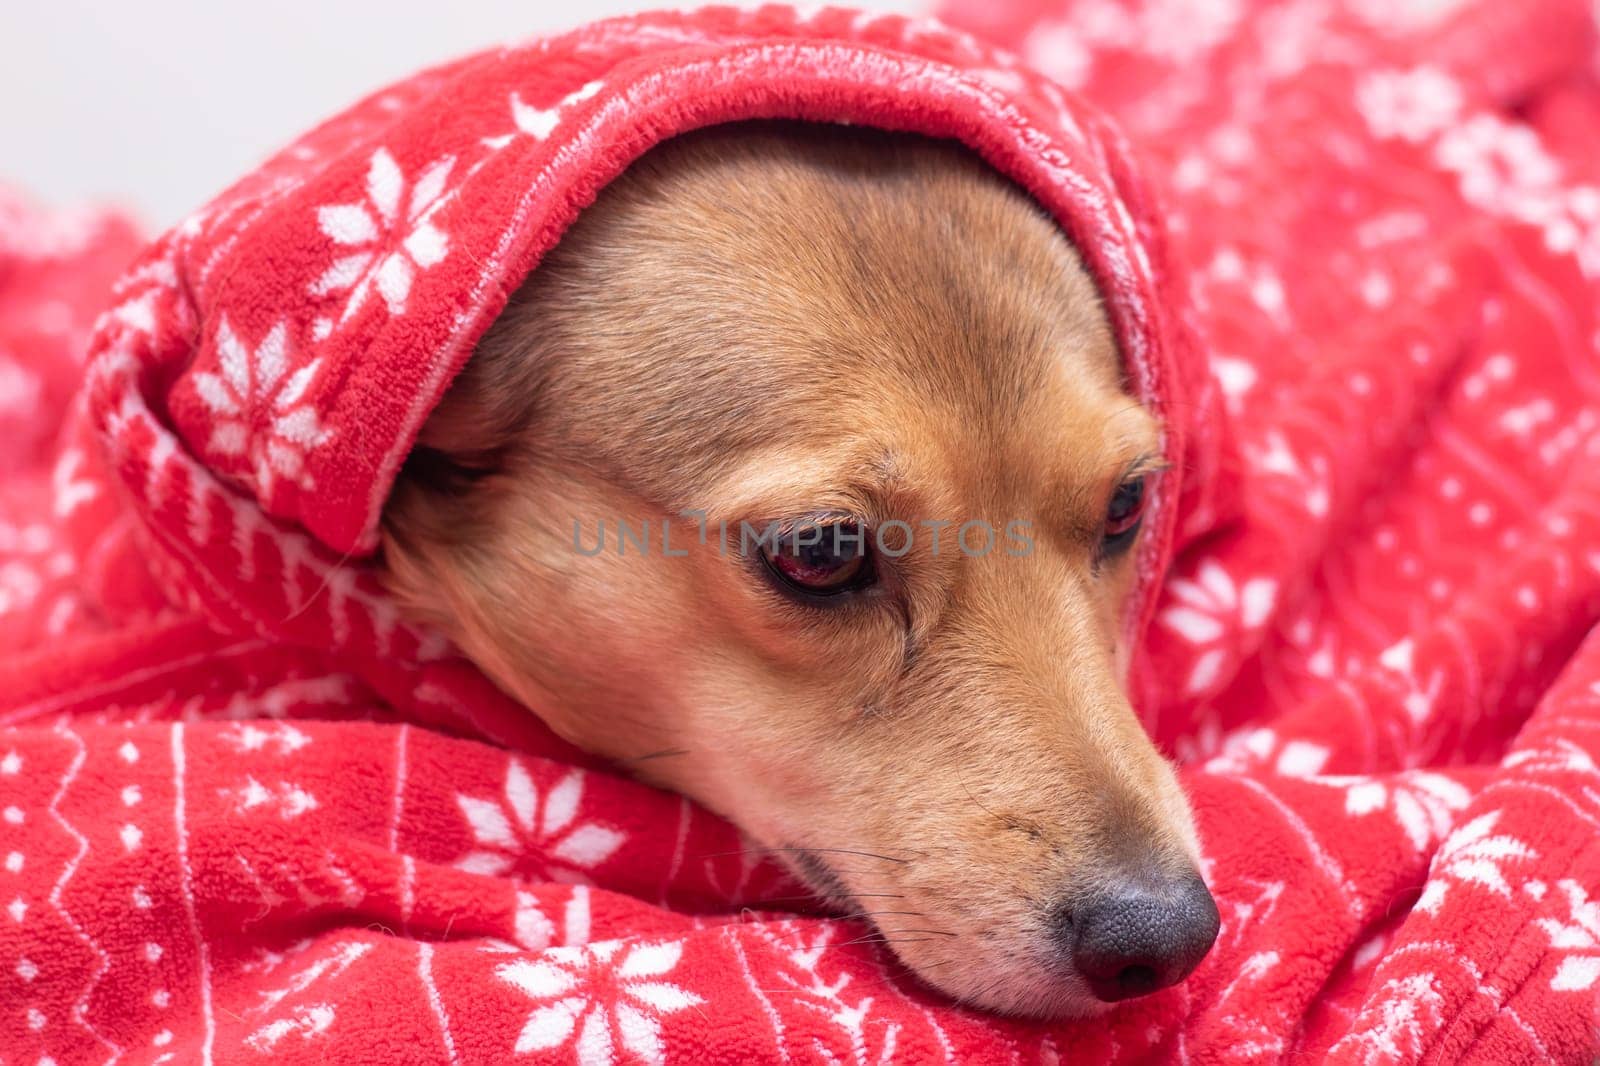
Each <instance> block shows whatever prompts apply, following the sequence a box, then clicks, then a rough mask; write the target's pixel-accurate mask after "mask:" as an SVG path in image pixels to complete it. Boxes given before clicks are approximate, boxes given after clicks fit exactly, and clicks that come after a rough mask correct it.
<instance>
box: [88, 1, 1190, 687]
mask: <svg viewBox="0 0 1600 1066" xmlns="http://www.w3.org/2000/svg"><path fill="white" fill-rule="evenodd" d="M758 118H785V119H799V120H810V121H815V122H821V123H852V124H857V125H862V126H871V127H878V128H882V129H885V130H897V131H908V132H913V133H919V134H924V135H928V136H932V137H940V138H950V139H954V140H957V141H960V142H962V143H964V144H966V145H967V146H969V147H970V148H971V149H972V150H974V151H975V152H977V153H978V154H979V155H980V156H981V157H982V158H984V159H985V160H986V161H987V162H988V163H989V164H990V165H991V166H993V167H994V168H995V169H996V170H997V171H999V172H1001V173H1002V174H1004V175H1005V176H1007V177H1008V178H1010V179H1011V180H1012V181H1014V182H1015V183H1017V184H1018V185H1019V186H1021V187H1022V188H1024V189H1025V190H1027V191H1028V192H1029V193H1031V194H1032V196H1033V197H1034V198H1035V199H1036V200H1037V201H1038V202H1039V203H1040V204H1041V205H1042V206H1043V207H1044V208H1045V209H1046V210H1047V211H1048V212H1049V213H1050V214H1051V215H1052V216H1054V217H1055V218H1056V219H1057V220H1059V222H1060V225H1061V226H1062V227H1063V229H1064V230H1065V231H1066V232H1067V234H1068V235H1069V236H1070V237H1071V238H1072V239H1073V240H1074V241H1075V242H1076V244H1077V245H1078V247H1079V248H1080V249H1081V251H1082V253H1083V255H1084V258H1085V260H1086V262H1087V263H1088V266H1089V268H1090V269H1091V270H1092V271H1093V273H1094V274H1095V276H1096V278H1097V279H1098V282H1099V285H1100V288H1101V290H1102V292H1103V293H1104V295H1105V297H1106V301H1107V305H1108V307H1109V310H1110V315H1111V319H1112V321H1113V323H1114V326H1115V330H1116V334H1117V338H1118V341H1119V344H1120V347H1121V351H1122V353H1123V356H1124V360H1125V364H1126V368H1127V374H1128V378H1129V380H1130V383H1131V387H1132V388H1133V389H1134V390H1135V391H1136V392H1137V393H1138V394H1139V395H1140V396H1141V397H1142V398H1143V399H1144V400H1145V401H1146V402H1147V403H1148V404H1149V405H1150V406H1151V407H1152V408H1154V409H1155V410H1156V412H1157V413H1158V414H1159V415H1160V416H1161V417H1162V418H1163V419H1164V421H1165V426H1166V430H1165V446H1164V447H1165V452H1166V456H1167V458H1168V460H1170V462H1171V468H1170V470H1169V471H1168V473H1167V474H1165V475H1164V476H1163V478H1162V480H1161V483H1160V486H1159V489H1158V491H1157V492H1156V494H1155V500H1154V505H1153V510H1152V512H1151V514H1150V517H1149V519H1148V522H1149V527H1148V528H1149V532H1148V535H1147V537H1146V539H1145V541H1144V546H1143V549H1142V554H1141V558H1140V568H1141V574H1142V581H1141V588H1142V590H1143V591H1142V595H1141V602H1140V604H1139V605H1138V607H1137V608H1136V609H1135V610H1134V611H1132V612H1131V615H1132V621H1131V625H1132V627H1133V628H1134V629H1135V630H1140V629H1142V627H1143V625H1144V623H1145V621H1146V620H1147V619H1148V616H1149V613H1150V607H1151V601H1152V595H1151V593H1152V591H1153V589H1154V586H1155V585H1156V584H1157V579H1158V576H1159V575H1160V573H1161V572H1162V571H1163V569H1164V567H1165V565H1166V562H1167V560H1168V558H1169V557H1170V555H1171V553H1172V552H1173V550H1174V548H1175V546H1176V542H1177V540H1178V539H1179V538H1180V536H1181V535H1192V533H1193V532H1194V531H1195V530H1194V529H1192V528H1190V529H1188V530H1187V533H1180V512H1183V511H1188V512H1191V513H1193V512H1195V511H1196V510H1197V508H1196V506H1195V504H1194V501H1193V500H1191V501H1190V502H1189V503H1188V504H1187V505H1185V504H1182V503H1180V500H1181V499H1182V498H1183V497H1184V494H1185V489H1184V485H1185V484H1186V483H1187V484H1189V485H1190V486H1191V489H1190V490H1189V492H1190V494H1191V495H1192V494H1193V490H1192V486H1194V485H1197V484H1199V485H1203V484H1204V483H1205V478H1204V477H1203V476H1202V477H1199V478H1196V477H1194V476H1193V475H1194V474H1195V472H1196V471H1200V472H1201V473H1202V474H1203V472H1204V470H1205V468H1206V467H1208V466H1209V465H1210V463H1209V461H1208V460H1207V459H1205V458H1204V454H1203V452H1204V439H1205V438H1204V436H1200V437H1197V436H1196V434H1195V432H1194V429H1195V428H1196V423H1197V420H1196V419H1195V418H1194V417H1193V416H1194V413H1195V412H1196V411H1197V410H1200V411H1205V412H1207V416H1206V417H1207V418H1213V417H1215V415H1216V411H1217V408H1216V405H1214V404H1211V403H1209V402H1206V397H1205V396H1204V395H1202V394H1204V393H1206V392H1208V391H1209V390H1207V389H1206V388H1205V387H1204V382H1205V381H1206V378H1205V377H1204V376H1203V375H1202V374H1200V373H1199V372H1198V369H1197V368H1196V367H1194V366H1193V365H1192V362H1193V360H1192V352H1191V348H1192V345H1191V344H1190V343H1189V341H1188V340H1187V338H1188V336H1189V334H1190V331H1189V330H1188V329H1187V328H1186V327H1185V324H1184V317H1185V314H1184V310H1183V309H1184V306H1185V301H1184V298H1183V297H1184V288H1185V286H1184V284H1183V283H1182V282H1181V281H1180V280H1179V279H1178V278H1177V277H1176V274H1175V271H1174V269H1173V268H1172V266H1171V264H1170V263H1169V262H1168V260H1167V257H1166V253H1165V250H1164V247H1163V238H1162V234H1161V227H1160V225H1159V219H1158V218H1157V212H1156V211H1155V209H1154V207H1153V206H1152V204H1151V203H1150V202H1149V200H1148V198H1147V196H1146V194H1145V192H1144V191H1143V186H1142V185H1141V183H1140V182H1139V181H1138V180H1137V178H1136V175H1135V173H1134V169H1133V167H1132V165H1131V164H1130V161H1129V159H1128V157H1127V153H1126V151H1125V149H1124V146H1123V144H1122V142H1121V141H1120V139H1119V137H1118V136H1117V135H1116V133H1115V132H1114V131H1113V130H1112V128H1111V127H1110V126H1109V124H1108V123H1107V122H1106V121H1105V119H1104V118H1103V117H1102V116H1101V115H1099V114H1098V113H1097V112H1096V111H1095V110H1094V109H1092V108H1091V107H1089V106H1087V105H1085V104H1084V103H1083V102H1081V101H1079V100H1077V99H1075V98H1073V97H1072V96H1071V95H1069V94H1068V93H1066V92H1063V91H1062V90H1061V89H1059V88H1058V87H1056V86H1055V85H1053V84H1051V83H1050V82H1049V81H1047V80H1045V79H1044V78H1042V77H1041V76H1039V75H1037V74H1035V73H1033V72H1032V71H1030V70H1028V69H1027V68H1025V67H1024V66H1023V65H1021V64H1020V63H1019V62H1018V61H1017V60H1015V59H1014V58H1012V57H1011V56H1009V55H1007V54H1005V53H1002V52H1000V51H998V50H996V49H992V48H990V47H987V46H985V45H982V44H980V43H978V42H976V41H974V40H973V39H971V38H968V37H966V36H964V35H962V34H959V33H956V32H953V31H950V30H948V29H945V28H943V27H941V26H937V25H933V24H929V23H923V22H917V21H910V20H907V19H904V18H901V17H898V16H874V15H868V14H861V13H856V12H852V11H849V10H845V9H840V8H825V9H822V10H820V11H811V12H807V13H804V14H802V13H799V12H796V11H794V10H792V9H790V8H786V7H767V8H762V9H759V10H756V11H736V10H732V9H727V8H710V9H704V10H701V11H696V12H689V13H676V12H674V13H659V14H652V15H645V16H639V17H632V18H623V19H615V20H608V21H604V22H599V23H595V24H592V25H590V26H587V27H585V28H582V29H579V30H576V31H574V32H571V33H568V34H565V35H561V36H554V37H548V38H540V39H535V40H532V41H529V42H526V43H523V44H518V45H515V46H510V47H504V48H498V49H494V50H491V51H486V52H483V53H480V54H477V55H473V56H470V57H468V58H465V59H462V60H459V61H457V62H454V63H450V64H447V65H444V66H440V67H437V68H433V69H430V70H427V71H424V72H423V73H421V74H418V75H416V76H414V77H412V78H409V79H407V80H405V81H402V82H400V83H398V84H396V85H393V86H391V87H389V88H386V89H384V90H382V91H379V92H377V93H375V94H373V95H371V96H369V97H367V98H366V99H364V100H362V101H360V102H359V103H357V104H356V105H355V106H353V107H351V108H350V109H348V110H347V111H345V112H343V113H342V114H339V115H338V116H336V117H334V118H332V119H330V120H328V121H327V122H325V123H323V124H322V125H320V126H318V127H317V128H315V129H314V130H312V131H311V132H310V133H308V134H306V135H305V136H304V137H302V138H301V139H299V140H298V141H296V142H295V143H293V144H292V145H291V146H290V147H288V148H287V149H285V150H284V151H282V152H280V153H279V154H278V155H276V156H275V157H273V158H272V159H270V160H269V161H268V162H267V163H265V164H264V165H263V166H262V167H260V169H259V170H257V171H256V172H254V173H252V174H251V175H249V176H248V177H246V178H245V179H244V180H242V181H240V182H239V183H237V184H236V185H234V186H233V187H232V188H230V189H229V190H227V191H226V192H224V193H223V194H222V195H221V196H219V197H218V198H217V199H215V200H213V201H212V202H211V203H210V204H208V205H207V206H205V207H204V208H202V209H201V210H200V211H198V212H197V213H196V214H194V215H193V216H192V217H190V218H189V219H188V220H187V221H185V222H184V223H183V224H182V225H180V226H179V227H178V228H176V229H175V230H173V231H171V232H169V233H168V234H166V235H165V236H163V237H162V238H160V239H159V240H158V241H157V242H156V243H155V244H154V245H153V246H152V247H151V248H150V249H149V250H148V251H147V253H146V254H145V256H144V257H143V258H142V259H141V260H140V261H139V262H138V263H137V264H136V265H135V266H134V267H133V269H132V270H131V271H130V273H129V274H128V275H127V276H126V277H125V278H124V279H123V280H122V282H121V284H120V285H119V287H118V289H117V293H116V298H117V301H118V302H117V305H116V306H115V307H114V308H113V310H112V311H111V312H110V313H109V314H107V315H106V316H105V317H104V318H103V319H102V322H101V324H100V327H99V330H98V332H97V334H96V337H95V340H94V347H93V350H92V352H91V355H92V358H93V360H94V362H93V365H92V372H91V383H90V391H89V402H90V411H91V416H92V418H93V420H94V423H95V425H96V427H97V429H98V431H99V434H100V437H101V440H102V441H103V443H104V445H105V448H106V450H107V454H108V457H109V459H110V460H111V463H112V467H113V469H114V470H115V471H116V472H117V476H118V477H119V478H120V479H121V480H122V481H123V482H124V483H125V485H126V487H127V488H128V489H129V490H130V491H129V493H127V494H126V495H127V498H128V499H130V500H131V503H132V506H133V508H134V509H135V511H136V512H137V514H138V519H139V521H140V523H142V524H143V526H144V527H145V530H146V532H148V533H149V534H150V535H151V537H150V539H151V540H152V541H153V542H154V543H155V544H156V545H158V546H160V547H161V548H163V549H164V553H163V554H164V555H165V556H166V558H165V560H164V562H163V567H162V573H161V580H162V581H163V582H164V583H166V584H167V585H169V586H171V587H172V588H173V589H176V590H177V591H179V592H181V593H182V594H183V595H184V596H185V597H186V598H187V599H188V600H190V601H191V602H193V603H197V604H198V605H199V606H201V607H203V608H204V609H206V610H207V611H208V612H209V613H210V614H211V615H212V616H213V617H215V618H218V619H221V620H223V621H224V622H226V623H228V624H230V625H233V626H238V627H242V628H247V629H251V630H254V631H256V632H258V633H264V634H267V635H270V636H275V637H279V638H285V639H294V640H300V641H311V642H321V643H323V644H326V645H331V646H334V647H338V646H340V645H342V644H347V643H350V642H353V641H366V642H368V643H369V644H370V643H371V642H373V641H379V642H381V643H385V647H384V649H382V650H386V651H387V652H388V653H390V654H397V655H405V654H414V653H418V652H419V650H420V649H421V648H422V646H423V644H424V643H425V642H424V641H420V640H419V641H418V642H404V647H400V646H398V645H394V646H391V645H390V643H388V642H392V640H393V638H394V635H395V633H396V632H398V631H400V630H399V629H397V623H396V621H395V619H394V618H393V617H392V612H390V611H389V610H388V608H387V606H386V605H385V604H384V602H383V597H382V594H381V591H380V590H379V589H378V588H377V586H376V583H375V582H372V581H370V580H369V577H370V575H367V574H364V573H363V570H364V564H363V562H362V560H363V558H364V557H365V556H368V555H370V554H371V552H372V551H373V550H374V548H375V547H376V545H377V528H378V520H379V515H380V512H381V509H382V507H383V504H384V500H385V497H386V496H387V494H388V492H389V489H390V487H391V484H392V482H393V480H394V478H395V476H396V472H397V471H398V469H399V467H400V465H401V462H402V460H403V459H404V458H405V455H406V453H407V451H408V449H410V447H411V446H412V443H413V441H414V440H415V438H416V436H417V433H418V430H419V428H420V427H421V425H422V423H423V421H424V420H425V419H426V418H427V416H428V414H429V412H430V411H431V410H432V409H433V407H434V405H435V404H436V403H437V402H438V400H439V398H440V396H441V395H442V393H443V392H444V390H445V389H446V388H447V387H448V385H449V384H450V381H451V378H452V377H453V376H454V375H455V374H456V372H457V371H459V370H460V368H461V366H462V364H463V363H464V362H465V360H466V359H467V357H468V355H469V354H470V353H471V351H472V349H473V345H474V343H475V342H476V341H477V339H478V338H479V336H480V335H481V334H482V333H483V332H484V331H485V329H486V328H487V327H488V326H489V324H490V323H491V322H492V321H493V319H494V317H495V316H496V314H498V313H499V311H500V310H501V308H502V307H503V306H504V304H505V301H506V299H507V297H508V295H509V294H510V293H511V292H513V291H514V290H515V289H516V288H517V286H518V285H519V284H520V283H521V282H522V280H523V279H524V278H525V277H526V276H527V275H528V273H529V272H530V271H531V270H533V269H536V267H537V264H538V262H539V260H540V258H541V256H543V255H544V254H545V253H546V252H547V251H548V250H549V249H550V248H551V247H552V246H553V245H554V244H555V243H556V242H557V241H558V240H559V239H560V237H561V234H562V233H563V231H564V230H565V229H566V228H567V227H568V225H569V224H570V223H571V222H572V221H573V219H574V217H575V216H576V215H577V213H578V212H579V211H581V210H582V209H583V208H584V206H585V205H587V204H588V203H590V202H591V201H592V200H593V199H594V197H595V195H596V192H597V190H599V189H600V188H601V187H602V186H604V185H605V184H606V183H607V182H609V181H610V180H612V179H613V178H615V177H616V176H617V175H618V174H619V173H620V172H621V171H622V170H623V169H624V168H625V167H627V166H628V165H629V163H631V162H632V161H633V160H634V159H636V158H637V157H639V156H640V155H641V154H643V153H644V152H645V151H647V150H648V149H649V148H650V147H652V146H653V145H655V144H657V143H658V142H660V141H662V140H664V139H666V138H669V137H671V136H674V135H676V134H680V133H684V132H686V131H689V130H691V129H695V128H698V127H704V126H708V125H714V124H718V123H725V122H732V121H740V120H748V119H758ZM1198 421H1202V422H1203V421H1204V419H1201V420H1198ZM1200 509H1201V510H1203V508H1200ZM1188 525H1189V526H1191V527H1192V526H1193V523H1192V522H1190V523H1188ZM321 593H327V596H326V597H324V598H327V599H329V600H332V601H336V602H337V609H330V610H328V611H318V612H316V614H317V616H318V618H320V619H321V621H320V622H315V623H313V622H309V621H308V619H307V617H306V613H307V605H308V604H309V603H311V602H312V601H313V600H314V599H315V598H316V597H317V596H318V595H319V594H321ZM323 615H326V616H327V617H326V618H322V616H323ZM400 629H403V627H400Z"/></svg>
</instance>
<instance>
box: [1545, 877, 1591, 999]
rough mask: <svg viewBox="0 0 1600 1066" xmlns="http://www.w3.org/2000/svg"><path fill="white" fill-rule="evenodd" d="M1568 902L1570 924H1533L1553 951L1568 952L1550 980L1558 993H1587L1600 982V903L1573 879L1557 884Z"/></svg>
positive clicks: (1554, 921) (1547, 920)
mask: <svg viewBox="0 0 1600 1066" xmlns="http://www.w3.org/2000/svg"><path fill="white" fill-rule="evenodd" d="M1556 888H1557V889H1559V890H1560V892H1561V895H1562V897H1563V898H1564V899H1565V900H1566V902H1567V915H1568V917H1567V920H1566V921H1560V920H1558V919H1555V918H1541V919H1539V920H1538V921H1537V922H1535V923H1534V924H1535V925H1537V926H1538V927H1539V928H1540V929H1542V930H1544V932H1545V934H1546V935H1548V936H1549V937H1550V947H1551V949H1552V950H1559V951H1564V952H1567V953H1568V954H1567V955H1566V957H1565V958H1563V959H1562V960H1561V963H1560V965H1558V966H1557V967H1556V972H1555V973H1554V974H1553V975H1551V977H1550V988H1551V989H1552V990H1553V991H1556V992H1587V991H1588V990H1589V989H1591V988H1593V987H1594V986H1595V982H1596V981H1600V903H1597V902H1595V901H1594V900H1592V899H1590V898H1589V894H1588V892H1586V891H1585V890H1584V887H1583V885H1581V884H1579V883H1578V882H1577V881H1574V880H1572V879H1571V878H1563V879H1562V880H1560V881H1558V882H1556Z"/></svg>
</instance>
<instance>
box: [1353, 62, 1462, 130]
mask: <svg viewBox="0 0 1600 1066" xmlns="http://www.w3.org/2000/svg"><path fill="white" fill-rule="evenodd" d="M1356 108H1357V110H1359V111H1360V112H1361V117H1362V118H1364V119H1366V122H1367V127H1368V128H1369V129H1371V130H1372V133H1373V135H1374V136H1376V137H1379V138H1381V139H1384V140H1389V139H1393V138H1397V137H1398V138H1400V139H1403V140H1407V141H1410V142H1412V143H1413V144H1416V143H1420V142H1422V141H1425V140H1427V139H1429V138H1430V137H1433V136H1435V135H1437V134H1439V133H1441V132H1443V131H1444V130H1446V129H1448V128H1449V127H1450V126H1451V125H1452V124H1454V123H1455V121H1456V120H1457V119H1458V118H1460V116H1461V108H1462V95H1461V86H1460V85H1459V84H1458V83H1457V82H1456V80H1455V79H1454V78H1452V77H1450V75H1448V74H1446V73H1444V72H1443V71H1441V70H1436V69H1434V68H1433V67H1417V68H1415V69H1412V70H1405V71H1399V70H1378V71H1373V72H1372V73H1371V74H1368V75H1367V76H1366V77H1364V78H1362V79H1361V82H1360V84H1358V85H1357V86H1356Z"/></svg>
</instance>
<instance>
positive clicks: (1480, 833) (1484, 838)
mask: <svg viewBox="0 0 1600 1066" xmlns="http://www.w3.org/2000/svg"><path fill="white" fill-rule="evenodd" d="M1499 819H1500V812H1499V811H1490V812H1489V813H1488V814H1485V815H1481V816H1479V817H1477V818H1474V819H1473V820H1472V821H1470V822H1468V823H1467V824H1466V825H1464V826H1462V827H1461V828H1460V829H1458V830H1457V831H1456V832H1455V833H1454V834H1452V835H1451V837H1450V839H1449V840H1447V841H1445V845H1444V847H1443V848H1442V849H1440V851H1439V854H1438V857H1436V858H1435V859H1434V862H1433V872H1432V874H1431V875H1430V876H1429V878H1428V885H1427V887H1426V888H1424V889H1423V890H1422V897H1421V898H1420V899H1418V900H1417V909H1418V910H1420V911H1422V912H1424V913H1425V914H1438V913H1439V908H1440V907H1441V906H1443V905H1444V900H1445V896H1446V894H1448V892H1449V890H1450V887H1451V885H1453V884H1457V883H1462V882H1467V881H1471V882H1474V883H1476V884H1479V885H1482V886H1483V887H1484V888H1487V889H1488V890H1489V891H1491V892H1494V893H1495V894H1496V895H1500V896H1505V897H1506V898H1508V899H1509V898H1510V897H1511V886H1510V885H1509V884H1507V883H1506V876H1505V870H1504V869H1502V865H1501V864H1502V863H1504V862H1506V861H1507V860H1508V859H1535V858H1538V852H1536V851H1534V850H1533V849H1532V848H1530V847H1528V845H1526V844H1524V843H1523V842H1522V841H1520V840H1518V839H1517V838H1516V837H1513V836H1507V835H1505V834H1500V835H1498V836H1496V835H1492V834H1493V831H1494V827H1495V823H1496V822H1497V821H1499Z"/></svg>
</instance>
